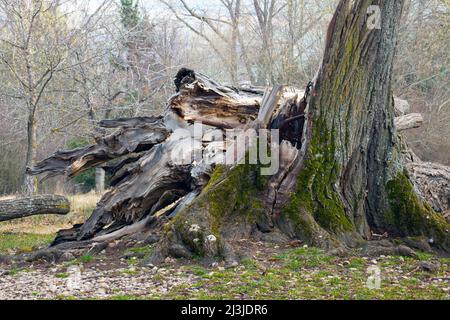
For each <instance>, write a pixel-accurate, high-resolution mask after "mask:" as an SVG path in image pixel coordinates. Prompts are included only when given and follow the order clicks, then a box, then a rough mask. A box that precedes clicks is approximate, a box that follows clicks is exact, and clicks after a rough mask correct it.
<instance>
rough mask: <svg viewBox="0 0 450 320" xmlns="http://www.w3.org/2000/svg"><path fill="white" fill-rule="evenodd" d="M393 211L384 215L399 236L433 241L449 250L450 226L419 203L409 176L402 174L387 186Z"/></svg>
mask: <svg viewBox="0 0 450 320" xmlns="http://www.w3.org/2000/svg"><path fill="white" fill-rule="evenodd" d="M386 192H387V196H388V201H389V206H390V210H387V211H386V213H385V220H386V223H387V224H388V225H390V226H392V227H393V229H394V230H395V231H396V232H397V233H399V235H400V236H421V235H426V236H428V237H430V236H431V237H434V238H435V239H434V240H435V241H437V242H438V243H439V244H440V245H444V246H446V247H447V249H448V244H449V234H448V230H447V228H448V223H447V222H446V221H445V219H444V218H443V217H442V216H440V215H439V214H437V213H436V212H434V211H433V210H432V209H431V208H430V206H429V205H428V204H425V203H424V202H423V201H421V200H420V199H419V197H418V196H417V195H416V193H415V192H414V188H413V185H412V183H411V181H410V180H409V178H408V176H407V173H406V172H400V173H398V175H397V176H396V177H395V178H394V179H392V180H390V181H389V182H388V183H387V185H386Z"/></svg>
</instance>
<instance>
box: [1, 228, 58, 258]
mask: <svg viewBox="0 0 450 320" xmlns="http://www.w3.org/2000/svg"><path fill="white" fill-rule="evenodd" d="M53 239H54V234H31V233H0V252H1V253H8V252H10V251H14V252H30V251H32V250H33V248H36V247H41V246H47V245H49V244H50V243H51V242H52V241H53Z"/></svg>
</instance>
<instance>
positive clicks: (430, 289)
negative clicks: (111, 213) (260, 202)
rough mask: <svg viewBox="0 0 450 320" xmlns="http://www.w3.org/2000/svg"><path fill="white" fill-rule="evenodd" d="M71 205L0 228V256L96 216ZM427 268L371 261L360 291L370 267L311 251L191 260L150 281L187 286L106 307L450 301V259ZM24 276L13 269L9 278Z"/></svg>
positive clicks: (77, 203) (86, 203)
mask: <svg viewBox="0 0 450 320" xmlns="http://www.w3.org/2000/svg"><path fill="white" fill-rule="evenodd" d="M69 198H70V200H71V203H72V211H71V213H70V214H69V215H67V216H62V217H60V216H40V217H29V218H24V219H20V220H17V221H13V222H3V223H0V253H2V254H4V253H11V252H19V251H20V252H27V251H31V250H32V249H33V248H35V247H38V246H45V245H48V244H49V243H50V242H51V241H52V240H53V238H54V232H55V231H56V230H58V229H60V228H65V227H70V226H71V224H72V223H77V222H82V221H83V220H84V219H85V218H86V217H87V216H88V215H89V214H90V213H91V211H92V210H93V209H94V207H95V205H96V202H97V200H98V198H99V196H98V195H95V194H88V195H80V196H72V197H69ZM153 250H154V246H152V245H149V246H142V247H136V248H131V249H127V252H131V253H140V254H142V258H139V260H138V259H130V261H129V264H130V265H134V264H138V263H139V262H140V260H142V259H145V257H147V256H148V255H149V254H151V253H152V251H153ZM431 260H433V261H436V260H437V258H436V257H434V256H433V255H430V254H426V253H418V259H417V260H416V259H412V258H403V257H396V256H388V257H383V258H377V260H376V265H377V266H378V267H379V268H380V273H381V287H380V288H379V289H370V288H368V287H367V285H366V283H367V279H368V269H369V267H371V266H373V265H374V263H375V262H374V261H373V259H368V258H361V257H347V258H338V257H334V256H330V255H328V254H327V253H326V252H324V251H323V250H320V249H317V248H309V247H305V248H296V249H289V250H282V251H281V252H279V253H277V254H275V255H273V256H263V257H262V258H258V259H253V258H252V259H245V260H243V261H242V263H241V265H240V266H238V267H236V268H231V269H223V268H220V269H219V268H210V267H205V266H202V265H200V262H198V261H196V260H195V259H194V260H192V261H190V262H184V264H182V265H181V266H177V267H173V266H172V265H167V266H165V267H166V269H167V270H168V271H169V272H168V275H167V274H160V273H156V274H154V275H152V278H151V279H152V281H156V282H161V283H162V282H163V281H166V280H169V279H170V278H172V277H175V274H176V273H181V274H182V275H192V276H193V279H192V281H190V282H189V283H182V284H179V285H175V286H173V287H171V288H170V289H169V290H168V291H167V292H165V293H164V294H161V293H159V294H156V293H155V294H152V293H151V292H149V293H148V295H143V296H136V295H132V294H129V295H128V294H126V292H117V293H114V294H115V295H113V296H111V297H110V299H113V300H136V299H344V300H350V299H449V298H450V296H449V293H450V291H449V285H448V280H447V279H449V278H450V271H449V270H450V269H449V266H450V259H438V260H439V262H440V269H439V270H438V271H437V272H435V273H426V272H424V271H420V268H418V265H419V263H420V262H421V261H431ZM73 263H96V259H95V258H94V257H93V256H92V255H90V254H85V255H83V256H81V257H79V258H78V259H76V260H75V261H73V262H69V263H66V266H68V265H70V264H73ZM177 265H178V264H177ZM26 271H27V270H26V269H19V268H16V269H15V268H12V269H11V270H10V271H9V272H10V274H18V273H22V272H26ZM58 272H59V273H57V274H55V277H57V278H60V279H64V278H66V277H67V276H68V274H67V273H66V272H64V270H59V271H58ZM123 273H124V274H125V275H129V276H134V275H137V274H138V273H139V272H138V271H136V270H134V269H133V268H132V267H131V266H130V268H129V269H126V270H124V271H123ZM436 279H440V281H438V280H436ZM58 298H60V299H71V298H73V299H77V298H75V297H70V296H60V297H58ZM90 298H95V297H90Z"/></svg>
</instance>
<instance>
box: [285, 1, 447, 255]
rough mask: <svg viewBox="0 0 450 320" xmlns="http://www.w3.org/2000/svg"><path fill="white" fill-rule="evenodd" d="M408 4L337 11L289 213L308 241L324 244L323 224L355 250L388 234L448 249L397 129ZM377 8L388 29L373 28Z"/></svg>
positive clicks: (343, 6)
mask: <svg viewBox="0 0 450 320" xmlns="http://www.w3.org/2000/svg"><path fill="white" fill-rule="evenodd" d="M402 3H403V1H341V2H340V4H339V6H338V8H337V10H336V13H335V15H334V17H333V20H332V22H331V24H330V27H329V33H328V34H329V37H328V39H327V45H326V49H325V55H324V59H323V64H322V67H321V69H320V71H319V74H318V77H317V79H316V81H315V85H314V89H313V92H312V97H311V101H310V103H309V113H308V128H307V131H306V135H307V137H306V140H307V143H308V148H307V152H306V155H305V158H304V163H303V165H302V168H301V170H300V172H299V175H298V180H297V186H296V193H295V195H294V196H293V198H292V199H291V200H290V202H288V205H287V207H285V210H284V214H288V215H290V216H291V219H290V220H291V222H292V220H293V219H294V221H295V217H296V216H299V217H297V219H298V221H297V222H294V225H293V226H292V228H293V229H294V232H295V233H297V234H298V236H300V237H303V238H305V237H306V238H316V239H320V238H322V237H323V232H322V230H321V231H320V232H317V230H316V229H317V225H316V223H317V224H318V225H319V226H320V229H323V230H324V231H326V233H327V234H330V235H331V237H332V238H333V239H337V240H339V242H340V243H345V244H347V245H353V244H356V243H357V242H358V241H359V240H360V239H370V238H371V234H372V232H377V233H384V232H388V234H389V235H391V236H408V235H411V236H412V235H414V236H416V235H426V236H428V237H430V238H433V242H434V243H435V244H436V243H437V244H438V245H439V246H441V248H445V249H448V241H449V236H448V232H447V229H446V228H447V225H446V224H445V222H444V221H443V219H442V218H441V217H440V216H438V215H436V214H435V213H434V212H433V211H432V210H430V209H429V207H427V206H426V205H424V204H423V203H422V201H421V200H420V199H419V198H418V197H417V196H416V194H415V193H414V192H413V187H412V183H411V182H410V179H409V177H408V176H407V172H406V170H405V166H404V163H403V159H402V157H401V149H400V148H401V145H400V143H399V142H398V141H397V134H396V130H395V127H394V100H393V98H392V97H393V95H392V85H391V82H392V73H393V72H392V66H393V58H394V53H395V46H396V42H397V27H398V23H399V19H400V16H401V11H402ZM369 5H379V6H380V9H381V12H382V15H381V20H382V21H381V29H373V30H369V29H368V28H367V26H366V23H367V8H368V6H369ZM305 191H306V192H305ZM298 212H300V214H298ZM311 220H314V222H316V223H312V224H309V223H308V222H305V221H311ZM311 225H312V228H311ZM311 229H312V230H311ZM314 234H316V236H315V235H314ZM305 235H306V236H305ZM318 241H319V240H318Z"/></svg>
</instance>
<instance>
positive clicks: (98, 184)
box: [95, 168, 105, 193]
mask: <svg viewBox="0 0 450 320" xmlns="http://www.w3.org/2000/svg"><path fill="white" fill-rule="evenodd" d="M95 191H96V192H98V193H103V192H104V191H105V170H104V169H103V168H95Z"/></svg>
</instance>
